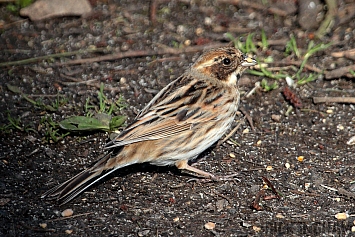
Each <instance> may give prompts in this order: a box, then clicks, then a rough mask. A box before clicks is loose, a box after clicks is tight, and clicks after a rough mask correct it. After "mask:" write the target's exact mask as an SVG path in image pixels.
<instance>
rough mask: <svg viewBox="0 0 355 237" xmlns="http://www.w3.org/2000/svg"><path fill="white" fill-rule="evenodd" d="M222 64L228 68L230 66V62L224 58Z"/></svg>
mask: <svg viewBox="0 0 355 237" xmlns="http://www.w3.org/2000/svg"><path fill="white" fill-rule="evenodd" d="M223 64H224V65H226V66H228V65H230V64H231V60H230V59H229V58H225V59H223Z"/></svg>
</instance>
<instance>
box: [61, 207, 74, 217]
mask: <svg viewBox="0 0 355 237" xmlns="http://www.w3.org/2000/svg"><path fill="white" fill-rule="evenodd" d="M73 213H74V211H73V210H72V209H65V210H64V211H62V213H61V215H62V216H63V217H68V216H72V215H73Z"/></svg>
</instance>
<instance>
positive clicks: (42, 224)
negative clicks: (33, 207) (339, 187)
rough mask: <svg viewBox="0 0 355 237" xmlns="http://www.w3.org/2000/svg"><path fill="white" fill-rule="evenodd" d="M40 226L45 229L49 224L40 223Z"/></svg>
mask: <svg viewBox="0 0 355 237" xmlns="http://www.w3.org/2000/svg"><path fill="white" fill-rule="evenodd" d="M39 226H40V227H42V228H43V229H45V228H47V224H46V223H40V224H39Z"/></svg>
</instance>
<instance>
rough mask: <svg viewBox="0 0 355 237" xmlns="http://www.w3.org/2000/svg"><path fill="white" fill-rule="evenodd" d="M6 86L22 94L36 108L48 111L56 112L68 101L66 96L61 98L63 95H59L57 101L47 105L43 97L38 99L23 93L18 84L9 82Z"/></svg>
mask: <svg viewBox="0 0 355 237" xmlns="http://www.w3.org/2000/svg"><path fill="white" fill-rule="evenodd" d="M6 86H7V89H8V90H10V91H12V92H14V93H17V94H20V95H21V97H22V98H24V99H25V100H27V101H28V102H30V103H31V104H32V105H34V106H35V107H36V108H39V109H42V110H45V111H47V112H55V111H57V110H58V108H59V107H60V106H62V105H64V104H65V103H66V102H67V99H65V98H62V99H59V98H60V97H61V96H60V95H57V99H56V101H54V102H53V103H52V105H46V104H44V103H43V101H42V98H38V99H37V100H33V99H31V98H30V97H29V96H28V95H27V94H25V93H23V92H22V91H21V90H20V88H18V87H16V86H12V85H9V84H7V85H6Z"/></svg>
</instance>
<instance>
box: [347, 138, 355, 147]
mask: <svg viewBox="0 0 355 237" xmlns="http://www.w3.org/2000/svg"><path fill="white" fill-rule="evenodd" d="M346 144H348V145H355V136H352V137H351V138H350V139H349V141H348V142H347V143H346Z"/></svg>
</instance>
